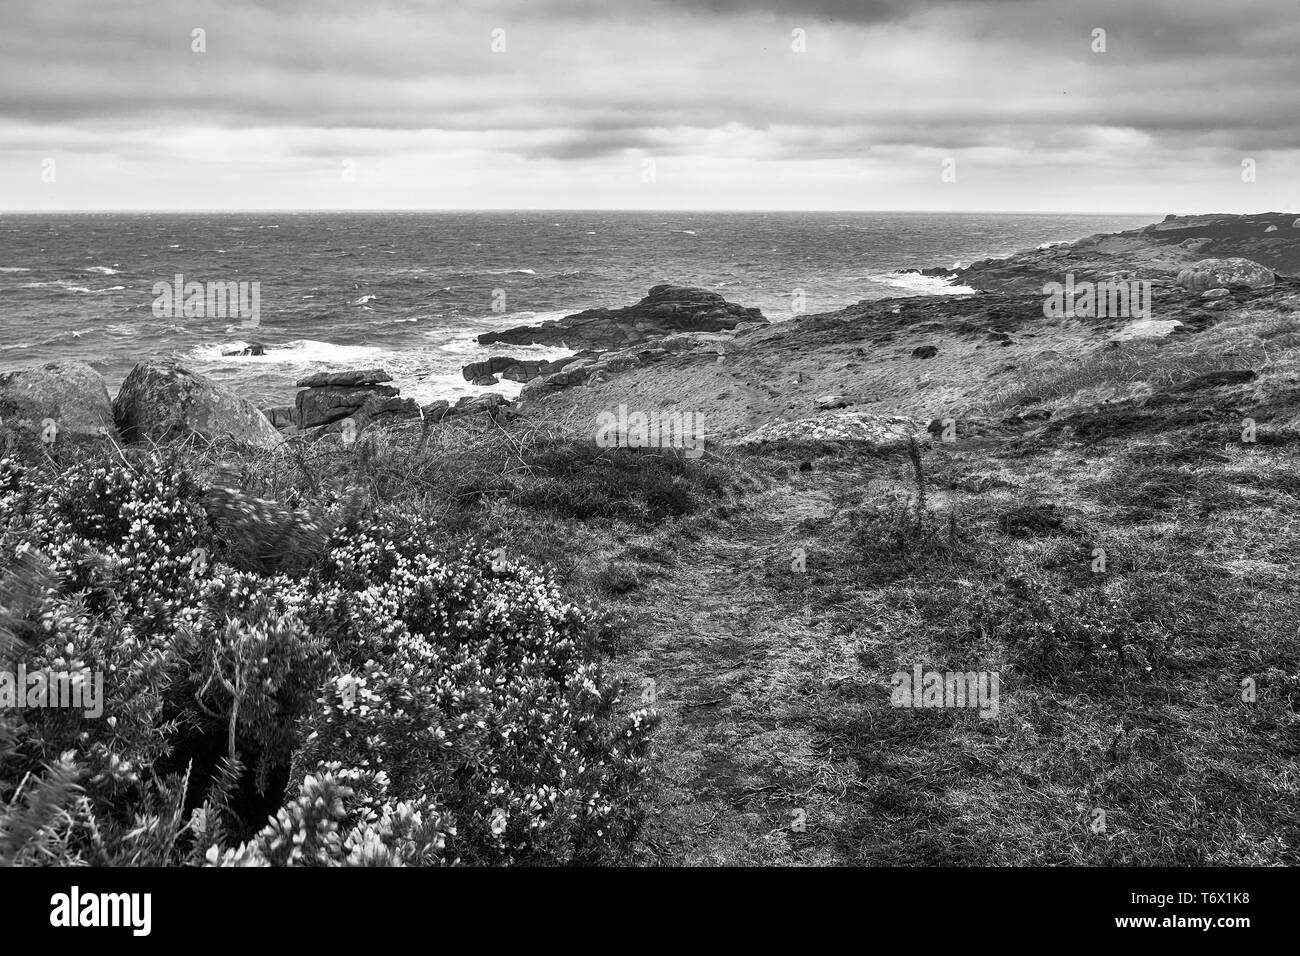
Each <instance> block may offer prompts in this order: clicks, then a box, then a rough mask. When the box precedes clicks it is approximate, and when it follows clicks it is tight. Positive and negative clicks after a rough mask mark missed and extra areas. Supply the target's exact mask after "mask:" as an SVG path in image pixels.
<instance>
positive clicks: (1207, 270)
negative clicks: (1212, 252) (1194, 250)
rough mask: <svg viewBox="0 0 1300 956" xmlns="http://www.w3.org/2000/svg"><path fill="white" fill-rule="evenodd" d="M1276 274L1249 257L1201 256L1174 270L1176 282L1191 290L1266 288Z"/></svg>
mask: <svg viewBox="0 0 1300 956" xmlns="http://www.w3.org/2000/svg"><path fill="white" fill-rule="evenodd" d="M1275 281H1276V276H1274V274H1273V270H1272V269H1270V268H1269V267H1268V266H1265V265H1260V264H1259V263H1258V262H1255V261H1254V260H1252V259H1241V258H1236V257H1234V258H1229V259H1202V260H1200V261H1199V262H1195V263H1193V264H1192V265H1190V266H1189V267H1187V268H1186V269H1183V270H1182V271H1181V272H1179V273H1178V284H1179V285H1180V286H1182V287H1183V288H1184V289H1190V290H1191V291H1193V292H1204V291H1206V290H1207V289H1266V288H1269V287H1270V286H1272V285H1273V283H1274V282H1275Z"/></svg>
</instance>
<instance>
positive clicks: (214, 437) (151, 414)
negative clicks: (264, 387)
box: [113, 361, 283, 448]
mask: <svg viewBox="0 0 1300 956" xmlns="http://www.w3.org/2000/svg"><path fill="white" fill-rule="evenodd" d="M113 418H114V419H115V421H116V422H117V427H118V430H119V431H120V432H121V433H122V437H123V438H125V439H126V440H127V441H140V440H143V439H146V438H148V439H150V440H152V441H156V442H164V441H169V440H174V439H184V438H190V437H193V436H198V437H199V438H202V439H204V440H205V441H209V442H216V441H222V440H230V441H234V442H237V443H239V444H241V445H248V446H251V447H254V448H274V447H275V446H276V445H279V444H280V443H281V442H282V441H283V438H281V436H280V433H279V432H278V431H276V430H275V427H274V426H273V425H272V424H271V423H270V422H269V421H268V420H267V418H266V416H265V415H263V414H262V412H261V411H259V410H258V408H257V406H255V405H253V404H252V403H251V402H248V401H245V400H244V399H242V398H240V397H239V396H238V395H236V394H235V393H234V392H233V391H231V390H230V389H228V388H226V386H224V385H221V384H220V383H218V382H215V381H213V380H212V379H210V378H208V377H207V376H206V375H200V374H198V373H197V372H192V371H190V370H189V369H187V368H185V367H184V366H183V365H180V364H179V363H177V362H172V361H160V362H140V363H139V364H138V365H136V366H135V368H133V369H132V370H131V373H130V374H129V375H128V376H127V377H126V381H124V382H123V383H122V388H121V390H120V391H119V392H118V393H117V398H116V399H114V401H113Z"/></svg>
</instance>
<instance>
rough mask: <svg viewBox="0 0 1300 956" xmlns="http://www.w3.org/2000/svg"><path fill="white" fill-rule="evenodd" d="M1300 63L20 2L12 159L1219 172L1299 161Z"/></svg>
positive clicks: (1218, 23)
mask: <svg viewBox="0 0 1300 956" xmlns="http://www.w3.org/2000/svg"><path fill="white" fill-rule="evenodd" d="M796 27H802V28H804V29H806V31H807V37H806V41H807V47H806V52H800V53H796V52H795V51H794V50H793V48H792V45H791V42H792V38H791V30H792V29H794V28H796ZM195 28H202V29H204V30H206V42H207V52H206V53H204V54H195V53H193V52H191V49H190V36H191V31H192V30H193V29H195ZM1097 29H1103V30H1105V31H1106V47H1107V48H1106V52H1104V53H1094V52H1093V51H1092V49H1091V42H1092V33H1093V31H1094V30H1097ZM495 30H504V31H505V34H504V35H505V38H506V44H507V51H506V52H505V53H504V54H494V53H493V52H492V50H491V46H490V44H491V38H492V35H493V31H495ZM1297 48H1300V17H1297V15H1296V10H1295V9H1294V8H1293V7H1291V6H1290V5H1286V4H1280V3H1278V2H1276V0H1236V3H1235V5H1234V7H1233V8H1232V10H1231V13H1225V11H1224V7H1223V5H1222V3H1221V2H1219V0H1215V2H1210V0H1195V2H1192V0H1188V2H1182V0H1144V2H1141V3H1134V2H1132V0H1095V2H1093V0H1082V2H1081V0H1036V2H1032V3H1031V2H1026V0H551V2H547V3H545V4H543V3H536V2H529V0H465V2H461V3H455V4H452V3H441V2H432V0H430V2H419V0H368V2H365V3H358V2H356V0H317V2H313V3H312V4H311V5H310V6H309V7H308V6H305V5H304V4H302V3H300V2H298V0H293V2H290V0H221V2H219V0H188V2H183V3H182V2H179V0H178V2H175V3H161V2H159V3H148V4H142V3H138V2H134V0H67V2H61V3H58V4H54V3H47V2H38V0H5V2H4V3H3V4H2V5H0V161H2V160H3V158H4V156H5V155H6V153H9V154H18V153H25V152H27V151H30V150H32V149H39V148H43V147H41V146H39V145H38V144H40V143H42V142H46V143H57V142H62V143H65V144H68V146H67V148H70V149H72V148H75V149H80V150H99V151H104V152H115V153H117V154H119V155H130V156H132V157H135V156H138V155H140V154H141V151H142V150H143V152H146V153H147V149H146V148H145V147H142V145H141V144H146V143H149V142H151V141H154V142H157V143H158V144H159V145H158V146H157V154H158V156H159V157H168V156H171V155H173V153H174V152H175V151H176V150H179V149H182V148H183V145H176V144H175V139H176V137H175V133H176V131H177V130H178V129H186V130H191V131H196V130H197V131H198V133H197V134H196V135H197V136H198V138H199V139H200V140H202V141H205V142H206V140H203V137H202V136H201V135H200V134H201V133H202V132H203V131H215V132H221V131H229V132H230V133H231V134H232V135H233V134H240V135H247V136H248V137H259V136H263V134H264V139H265V143H263V146H264V148H265V149H266V150H267V151H268V155H273V156H279V157H282V158H284V160H285V161H286V162H288V161H291V160H292V161H313V160H316V159H327V158H329V157H330V156H331V155H337V151H338V150H346V151H347V153H348V154H350V155H357V156H362V155H364V156H372V157H375V158H376V159H378V158H381V157H383V156H385V155H392V156H393V157H394V158H395V160H400V159H401V158H402V157H403V156H405V155H407V154H408V153H412V154H413V153H417V152H418V151H420V150H432V151H437V150H446V149H454V150H457V151H461V152H466V151H474V150H478V151H480V152H491V153H499V154H502V155H503V156H508V157H514V158H516V159H519V160H525V161H535V160H542V161H548V162H555V163H561V164H564V163H571V164H582V163H588V162H595V161H600V160H605V159H610V158H615V159H617V158H618V157H621V156H635V155H638V154H653V155H657V156H681V157H690V156H697V157H705V158H709V157H718V158H719V159H726V160H731V161H746V162H748V161H769V160H770V161H776V162H787V163H789V162H799V161H807V162H809V163H817V162H823V163H824V162H835V161H844V162H856V161H859V160H860V161H862V162H864V163H870V162H872V161H875V160H878V159H880V158H881V157H885V156H897V155H911V156H914V157H917V162H920V163H928V162H930V160H931V158H932V154H934V153H936V152H938V153H941V154H942V153H944V152H946V151H947V152H961V151H983V153H984V154H988V155H996V156H998V157H999V159H998V161H999V162H1002V163H1005V164H1008V165H1014V164H1019V163H1026V164H1030V165H1032V164H1033V163H1034V162H1042V163H1045V164H1046V163H1055V162H1059V161H1061V159H1062V157H1068V156H1071V155H1074V156H1081V157H1082V156H1087V157H1095V158H1097V159H1098V161H1104V162H1110V163H1112V164H1115V166H1116V168H1118V166H1119V165H1121V164H1124V163H1129V164H1132V165H1134V166H1140V165H1142V164H1145V163H1147V162H1149V161H1150V157H1151V156H1153V155H1155V156H1160V157H1162V161H1164V162H1168V163H1176V162H1179V161H1180V159H1179V157H1180V156H1181V155H1188V156H1190V155H1191V154H1192V153H1193V152H1196V151H1204V150H1212V151H1218V152H1219V153H1221V154H1222V157H1220V161H1222V162H1227V159H1228V158H1230V157H1229V154H1231V153H1233V152H1237V153H1240V154H1243V155H1246V154H1249V153H1251V152H1255V151H1279V152H1286V151H1292V150H1297V149H1300V127H1297V126H1296V124H1294V123H1292V122H1291V121H1290V116H1291V115H1292V114H1293V113H1294V103H1295V101H1296V94H1297V93H1298V92H1300V68H1298V67H1297V59H1296V55H1295V50H1296V49H1297ZM259 142H262V141H261V140H259ZM277 143H278V145H276V144H277ZM268 144H269V145H268ZM161 161H163V160H162V159H160V162H161ZM269 161H270V160H268V162H269ZM1191 161H1192V160H1188V162H1191ZM1196 161H1201V160H1199V159H1198V160H1196Z"/></svg>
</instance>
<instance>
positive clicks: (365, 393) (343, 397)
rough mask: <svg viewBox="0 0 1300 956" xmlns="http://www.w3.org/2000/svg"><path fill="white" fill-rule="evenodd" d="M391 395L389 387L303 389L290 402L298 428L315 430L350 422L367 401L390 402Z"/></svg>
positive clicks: (330, 386) (364, 386)
mask: <svg viewBox="0 0 1300 956" xmlns="http://www.w3.org/2000/svg"><path fill="white" fill-rule="evenodd" d="M395 395H397V389H396V388H394V387H393V386H391V385H355V386H352V385H327V386H323V387H319V388H305V389H303V390H302V391H301V392H299V393H298V395H297V398H296V399H295V400H294V405H295V407H296V409H297V412H298V427H299V428H316V427H317V426H319V425H329V424H331V423H333V422H337V421H341V420H342V419H344V418H351V417H352V416H353V415H355V414H356V413H357V412H359V411H360V410H361V406H362V405H364V404H365V403H366V400H367V399H368V398H371V397H376V398H391V397H393V396H395Z"/></svg>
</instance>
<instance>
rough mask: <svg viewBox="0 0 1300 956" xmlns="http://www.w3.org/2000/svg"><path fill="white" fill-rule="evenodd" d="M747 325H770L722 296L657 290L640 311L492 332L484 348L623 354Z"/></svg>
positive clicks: (592, 312) (595, 312) (598, 312)
mask: <svg viewBox="0 0 1300 956" xmlns="http://www.w3.org/2000/svg"><path fill="white" fill-rule="evenodd" d="M745 323H754V324H758V325H766V324H767V319H766V318H764V317H763V313H761V312H760V311H759V310H758V309H748V308H745V307H744V306H740V305H736V304H735V303H732V302H728V301H727V300H726V299H724V298H723V297H722V296H720V295H718V294H717V293H716V292H709V291H708V290H707V289H695V288H690V287H687V286H674V285H657V286H655V287H654V288H652V289H651V290H650V293H649V294H648V295H647V296H646V297H645V298H644V299H642V300H641V301H640V302H638V303H637V304H636V305H629V306H626V307H624V308H621V309H588V310H587V311H585V312H578V313H576V314H575V315H569V316H565V317H564V318H562V319H556V320H554V321H551V322H543V323H542V324H541V325H532V326H519V327H518V328H513V329H507V330H506V331H504V332H486V333H484V334H483V335H480V336H479V337H478V340H479V343H480V344H482V345H491V344H493V343H495V342H505V343H508V344H512V345H549V346H554V347H562V348H571V349H621V348H626V347H628V346H630V345H636V344H637V343H641V342H646V341H648V340H650V339H653V338H659V337H662V336H665V335H669V334H671V333H673V332H718V331H722V330H724V329H734V328H736V327H737V326H739V325H742V324H745Z"/></svg>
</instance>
